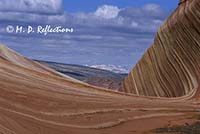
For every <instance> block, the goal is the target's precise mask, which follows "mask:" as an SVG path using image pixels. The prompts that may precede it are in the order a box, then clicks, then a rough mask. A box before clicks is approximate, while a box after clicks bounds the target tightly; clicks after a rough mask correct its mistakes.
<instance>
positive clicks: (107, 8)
mask: <svg viewBox="0 0 200 134" xmlns="http://www.w3.org/2000/svg"><path fill="white" fill-rule="evenodd" d="M119 11H120V9H119V8H118V7H117V6H111V5H103V6H100V7H99V8H98V9H97V10H96V12H95V13H94V14H95V15H96V16H97V17H102V18H105V19H111V18H115V17H117V16H118V13H119Z"/></svg>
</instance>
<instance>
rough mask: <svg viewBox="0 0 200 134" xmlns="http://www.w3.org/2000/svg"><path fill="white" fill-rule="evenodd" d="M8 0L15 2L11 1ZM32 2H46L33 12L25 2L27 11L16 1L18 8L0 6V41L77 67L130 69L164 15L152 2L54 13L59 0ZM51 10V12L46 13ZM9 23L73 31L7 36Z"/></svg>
mask: <svg viewBox="0 0 200 134" xmlns="http://www.w3.org/2000/svg"><path fill="white" fill-rule="evenodd" d="M2 1H4V0H2ZM7 1H9V2H13V3H15V4H16V2H14V0H7ZM19 1H20V2H21V1H24V0H19ZM29 1H30V0H29ZM31 1H33V2H36V3H39V4H41V5H40V6H42V5H44V4H42V3H46V1H49V3H47V4H49V6H44V7H43V8H41V9H40V10H38V7H37V6H36V5H35V6H30V5H29V4H27V5H29V8H30V10H28V9H27V8H28V7H26V8H22V7H24V6H26V5H23V3H20V2H19V3H20V4H19V5H18V4H16V5H17V6H18V7H16V5H13V7H14V8H13V9H12V8H11V5H10V7H9V6H8V5H6V6H5V8H4V9H0V41H1V42H2V43H5V44H8V45H9V46H10V47H11V48H14V49H15V50H17V51H18V52H20V53H22V54H23V55H25V56H27V57H29V58H33V59H41V60H49V61H58V62H64V63H72V64H82V65H86V64H87V65H109V66H108V67H110V68H113V69H116V68H117V67H118V68H120V66H123V68H124V66H125V67H126V68H128V69H130V68H131V67H132V66H133V65H134V64H135V63H136V62H137V61H138V60H139V59H140V58H141V55H142V53H143V52H144V51H145V50H146V49H147V48H148V47H149V46H150V45H151V44H152V43H153V37H154V34H155V32H156V31H157V29H158V28H159V25H160V24H161V23H162V22H163V20H164V18H165V16H166V13H165V12H164V11H163V10H162V8H161V7H160V6H159V5H156V4H147V5H144V6H142V7H140V8H139V7H137V8H135V7H129V8H119V7H117V6H112V5H102V6H99V7H98V8H97V9H96V11H94V12H90V13H85V12H79V13H66V12H65V13H63V14H59V11H60V10H61V8H60V2H61V1H60V0H55V1H54V0H46V1H41V0H35V1H34V0H31ZM59 1H60V2H59ZM56 3H57V4H56ZM0 5H1V4H0ZM1 7H4V6H2V5H1ZM47 7H48V9H46V8H47ZM6 8H7V9H6ZM20 8H21V9H20ZM51 9H53V10H52V11H49V10H51ZM8 11H9V12H8ZM8 24H9V25H19V24H22V25H33V26H37V25H45V24H51V25H56V26H57V25H62V26H63V27H73V28H74V30H75V32H74V33H73V34H48V36H45V37H44V36H41V35H36V34H33V35H25V34H19V35H18V34H8V33H6V32H5V28H6V26H7V25H8ZM22 44H23V45H22ZM115 66H116V67H115ZM116 70H117V69H116ZM122 71H123V69H122Z"/></svg>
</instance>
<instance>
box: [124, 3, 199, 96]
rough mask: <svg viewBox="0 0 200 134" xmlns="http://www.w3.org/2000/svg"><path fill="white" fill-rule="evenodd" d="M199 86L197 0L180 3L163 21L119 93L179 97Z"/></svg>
mask: <svg viewBox="0 0 200 134" xmlns="http://www.w3.org/2000/svg"><path fill="white" fill-rule="evenodd" d="M199 83H200V0H186V1H181V2H180V4H179V7H178V8H177V9H176V10H175V11H174V12H173V14H172V15H171V16H170V17H169V18H168V19H167V20H166V21H165V22H164V24H163V25H162V26H161V27H160V29H159V31H158V32H157V34H156V37H155V40H154V44H153V45H152V46H151V47H150V48H149V49H148V50H147V51H146V53H145V54H144V56H143V57H142V59H141V60H140V61H139V62H138V63H137V64H136V66H135V67H134V68H133V69H132V71H131V72H130V73H129V75H128V77H127V78H125V80H124V82H123V89H122V90H121V91H123V92H126V93H132V94H137V95H144V96H158V97H179V96H183V95H186V94H188V93H189V92H190V91H192V90H194V89H197V88H198V87H199Z"/></svg>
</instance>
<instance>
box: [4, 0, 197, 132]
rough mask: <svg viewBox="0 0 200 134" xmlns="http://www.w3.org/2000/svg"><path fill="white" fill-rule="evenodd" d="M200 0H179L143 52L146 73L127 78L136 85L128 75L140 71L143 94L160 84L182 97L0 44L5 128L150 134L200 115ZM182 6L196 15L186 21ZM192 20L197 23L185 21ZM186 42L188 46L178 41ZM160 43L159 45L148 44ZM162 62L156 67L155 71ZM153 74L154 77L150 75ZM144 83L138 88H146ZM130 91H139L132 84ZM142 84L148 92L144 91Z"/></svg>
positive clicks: (10, 130)
mask: <svg viewBox="0 0 200 134" xmlns="http://www.w3.org/2000/svg"><path fill="white" fill-rule="evenodd" d="M199 4H200V2H199V0H190V1H187V2H186V4H181V5H180V7H179V8H178V9H177V10H176V12H175V13H174V15H172V16H171V17H170V18H171V19H169V20H168V21H166V22H165V25H163V26H162V27H161V30H160V32H158V35H157V38H156V40H155V44H157V45H153V47H152V48H150V49H149V50H148V53H149V55H151V57H152V58H150V57H149V56H148V55H147V54H145V55H146V56H144V58H143V59H142V60H141V61H140V62H139V64H138V65H137V66H138V67H136V68H137V69H136V68H135V69H134V70H139V71H138V73H139V75H141V76H140V77H138V76H137V75H138V74H137V73H136V74H134V73H131V74H129V78H127V79H126V80H125V85H128V86H129V87H131V86H132V87H134V86H133V84H134V83H133V79H130V75H132V74H134V77H137V78H138V79H135V80H136V81H137V82H138V83H139V80H140V81H141V86H145V87H146V88H148V89H149V90H148V93H147V94H144V95H150V93H151V92H152V94H151V95H155V93H154V90H152V89H156V91H159V92H158V93H160V94H158V95H155V96H182V95H183V96H182V97H174V98H164V97H148V96H137V95H133V94H126V93H120V92H115V91H110V90H107V89H104V88H98V87H95V86H91V85H88V84H85V83H81V82H79V81H77V80H75V79H72V78H70V77H67V76H64V75H61V74H59V73H57V72H56V71H54V70H51V69H49V68H48V67H44V66H42V65H40V64H39V63H37V62H33V61H31V60H29V59H27V58H25V57H23V56H21V55H19V54H17V53H16V52H14V51H12V50H10V49H8V48H6V47H5V46H0V133H1V134H102V133H103V134H140V133H148V134H150V133H154V131H153V130H154V129H156V128H161V127H166V126H173V125H181V124H184V123H193V122H196V121H198V120H199V109H200V105H199V104H200V103H199V100H198V99H196V98H197V97H199V96H198V94H199V91H200V90H199V89H198V90H197V89H195V88H197V87H198V82H199V77H198V76H199V64H200V62H198V61H199V59H198V58H199V57H198V56H199V38H198V37H199V33H198V32H199V31H198V30H199V28H198V25H199V16H197V18H198V19H197V18H196V17H195V15H198V14H199V8H197V7H199ZM184 7H185V8H184ZM196 8H197V10H195V11H193V9H196ZM181 9H185V13H184V14H189V13H191V15H190V16H189V17H190V19H189V20H191V21H189V20H188V19H187V21H186V22H185V23H186V25H185V23H184V22H183V20H185V19H184V18H185V17H184V14H183V15H181V13H182V12H181V11H182V10H181ZM177 11H178V12H177ZM189 11H190V12H189ZM196 12H197V13H196ZM176 14H180V15H176ZM192 16H193V17H192ZM174 17H175V18H174ZM172 18H174V19H172ZM192 18H193V19H192ZM172 20H173V21H172ZM179 20H182V21H181V22H182V23H181V22H180V21H179ZM166 24H168V25H166ZM189 26H191V29H188V28H187V27H189ZM195 26H196V28H194V27H195ZM165 27H170V28H169V29H168V28H165ZM177 27H178V28H177ZM183 29H184V30H183ZM197 29H198V30H197ZM166 30H170V31H168V32H165V31H166ZM191 30H192V31H191ZM174 31H177V32H174ZM178 31H182V33H179V32H178ZM170 33H172V35H171V34H170ZM174 34H176V36H175V35H174ZM158 36H160V38H158ZM166 36H167V37H166ZM156 42H163V43H164V42H165V44H167V45H163V44H162V43H161V44H160V43H156ZM168 42H176V43H175V45H173V44H172V43H168ZM185 42H187V44H188V46H186V45H183V46H182V45H180V44H185ZM163 48H164V49H163ZM170 48H173V49H170ZM154 49H156V50H157V51H156V52H155V51H150V50H154ZM188 50H189V51H188ZM171 54H173V55H171ZM145 57H147V58H145ZM147 59H148V60H147ZM149 61H150V62H149ZM153 61H154V62H153ZM155 61H158V62H155ZM175 61H176V62H175ZM145 62H146V63H145ZM161 63H163V64H161ZM172 63H173V64H172ZM144 65H147V66H144ZM173 65H174V66H173ZM140 66H141V67H140ZM139 67H140V68H139ZM146 69H147V70H146ZM148 69H150V70H148ZM156 69H157V70H158V71H153V70H156ZM178 69H179V70H178ZM134 70H133V72H136V71H134ZM141 70H142V71H141ZM145 70H146V71H145ZM144 71H145V73H146V74H144ZM150 73H152V76H151V75H150ZM157 73H158V74H157ZM161 73H164V74H161ZM142 74H143V78H141V77H142ZM165 75H166V76H165ZM164 76H165V77H164ZM148 77H149V79H152V80H151V81H150V80H149V81H148ZM157 77H158V78H160V79H158V78H157ZM161 78H162V79H161ZM144 80H145V81H144ZM146 80H147V81H146ZM137 82H136V83H137ZM143 82H144V83H145V85H142V84H144V83H143ZM146 82H147V84H146ZM151 82H153V83H151ZM160 82H161V83H165V84H163V85H162V84H160ZM184 82H185V83H184ZM149 83H151V84H149ZM175 83H177V84H175ZM159 87H160V89H159ZM169 87H171V88H169ZM146 88H139V87H138V88H137V89H141V91H142V92H144V91H145V92H144V93H146V91H147V90H146ZM133 89H134V88H133ZM164 89H167V90H164ZM192 89H193V90H192ZM125 91H126V92H128V93H129V92H130V91H131V93H134V92H136V91H135V90H132V89H131V88H130V89H129V90H125ZM137 91H138V92H139V94H140V95H142V94H141V92H140V90H137ZM190 91H191V92H190ZM149 92H150V93H149ZM162 92H163V94H161V93H162ZM165 92H167V93H165Z"/></svg>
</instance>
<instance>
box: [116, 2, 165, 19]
mask: <svg viewBox="0 0 200 134" xmlns="http://www.w3.org/2000/svg"><path fill="white" fill-rule="evenodd" d="M119 16H123V17H129V18H143V19H145V18H147V19H149V18H150V19H164V18H165V17H166V13H165V12H164V11H163V9H162V8H161V7H160V5H157V4H146V5H144V6H143V7H141V8H124V9H122V10H121V11H120V12H119Z"/></svg>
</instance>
